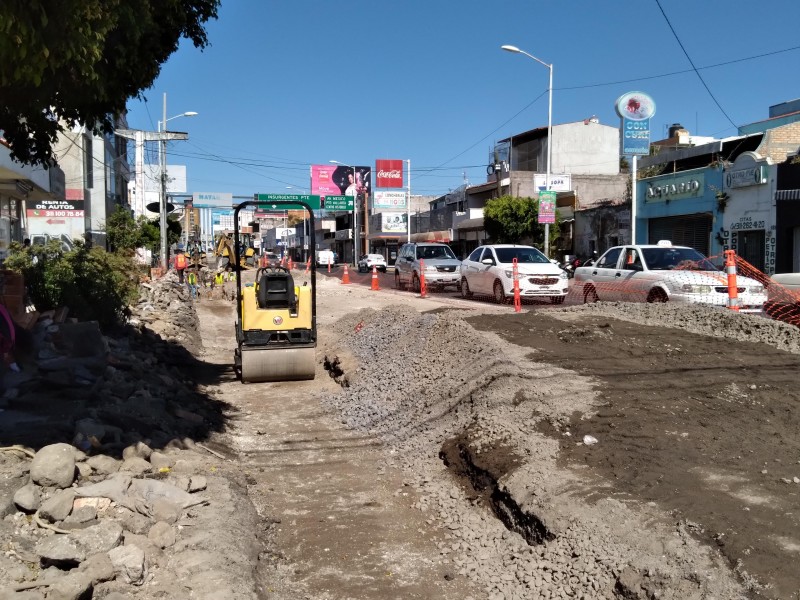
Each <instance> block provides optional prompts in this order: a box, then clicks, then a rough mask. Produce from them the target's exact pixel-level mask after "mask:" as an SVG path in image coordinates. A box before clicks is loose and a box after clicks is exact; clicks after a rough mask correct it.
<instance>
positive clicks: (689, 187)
mask: <svg viewBox="0 0 800 600" xmlns="http://www.w3.org/2000/svg"><path fill="white" fill-rule="evenodd" d="M704 186H705V178H704V176H703V174H697V175H692V176H689V177H671V178H669V179H660V180H659V181H654V182H648V184H647V201H648V202H658V201H659V200H679V199H681V198H697V197H698V196H702V195H703V188H704Z"/></svg>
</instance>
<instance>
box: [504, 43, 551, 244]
mask: <svg viewBox="0 0 800 600" xmlns="http://www.w3.org/2000/svg"><path fill="white" fill-rule="evenodd" d="M500 48H502V49H503V50H505V51H506V52H513V53H514V54H524V55H525V56H527V57H528V58H532V59H533V60H535V61H536V62H538V63H539V64H541V65H544V66H545V67H547V68H548V69H549V70H550V85H549V86H548V92H549V102H548V108H547V174H546V175H545V177H546V179H545V188H544V189H545V190H549V189H550V163H551V160H552V158H553V65H552V64H549V63H546V62H544V61H543V60H541V59H538V58H536V57H535V56H534V55H533V54H528V53H527V52H525V51H524V50H520V49H519V48H517V47H516V46H511V45H509V44H506V45H505V46H500ZM544 255H545V256H546V257H547V258H550V224H549V223H545V224H544Z"/></svg>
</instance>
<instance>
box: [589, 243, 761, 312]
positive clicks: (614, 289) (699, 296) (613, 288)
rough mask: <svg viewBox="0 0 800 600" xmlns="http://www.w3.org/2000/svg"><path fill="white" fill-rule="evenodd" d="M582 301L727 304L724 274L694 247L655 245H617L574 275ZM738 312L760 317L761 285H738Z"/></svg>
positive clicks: (747, 280)
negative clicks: (581, 291) (755, 314)
mask: <svg viewBox="0 0 800 600" xmlns="http://www.w3.org/2000/svg"><path fill="white" fill-rule="evenodd" d="M575 283H576V285H577V286H578V287H579V288H582V290H583V300H584V302H597V301H598V300H608V301H622V302H667V301H676V302H686V303H689V304H710V305H713V306H723V307H724V306H727V305H728V276H727V273H725V272H724V271H721V270H720V269H718V268H717V267H715V266H714V265H713V264H712V263H711V261H709V260H708V258H706V257H705V256H703V255H702V254H701V253H700V252H698V251H697V250H695V249H694V248H689V247H686V246H673V245H672V244H671V243H670V242H668V241H666V240H663V241H660V242H659V243H658V244H654V245H631V246H615V247H614V248H610V249H608V250H607V251H606V252H605V254H603V255H602V256H601V257H600V258H599V259H597V262H595V263H594V264H593V265H591V266H588V267H578V268H577V269H576V270H575ZM736 290H737V296H738V298H739V311H740V312H752V313H758V312H761V311H762V310H763V307H764V303H765V302H766V301H767V294H766V291H765V289H764V286H763V285H762V284H761V283H759V282H758V281H756V280H755V279H751V278H749V277H743V276H738V277H737V280H736Z"/></svg>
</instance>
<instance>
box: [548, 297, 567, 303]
mask: <svg viewBox="0 0 800 600" xmlns="http://www.w3.org/2000/svg"><path fill="white" fill-rule="evenodd" d="M550 302H551V303H552V304H564V296H550Z"/></svg>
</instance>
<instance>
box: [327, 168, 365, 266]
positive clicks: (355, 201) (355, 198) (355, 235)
mask: <svg viewBox="0 0 800 600" xmlns="http://www.w3.org/2000/svg"><path fill="white" fill-rule="evenodd" d="M329 162H331V163H333V164H335V165H342V166H343V167H347V168H348V169H350V170H351V171H353V185H355V183H356V168H355V167H351V166H350V165H346V164H344V163H342V162H339V161H338V160H332V161H329ZM345 195H346V192H345ZM360 241H361V240H360V239H359V235H358V188H357V187H356V193H355V194H354V195H353V266H355V265H356V264H357V263H358V251H359V242H360Z"/></svg>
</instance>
